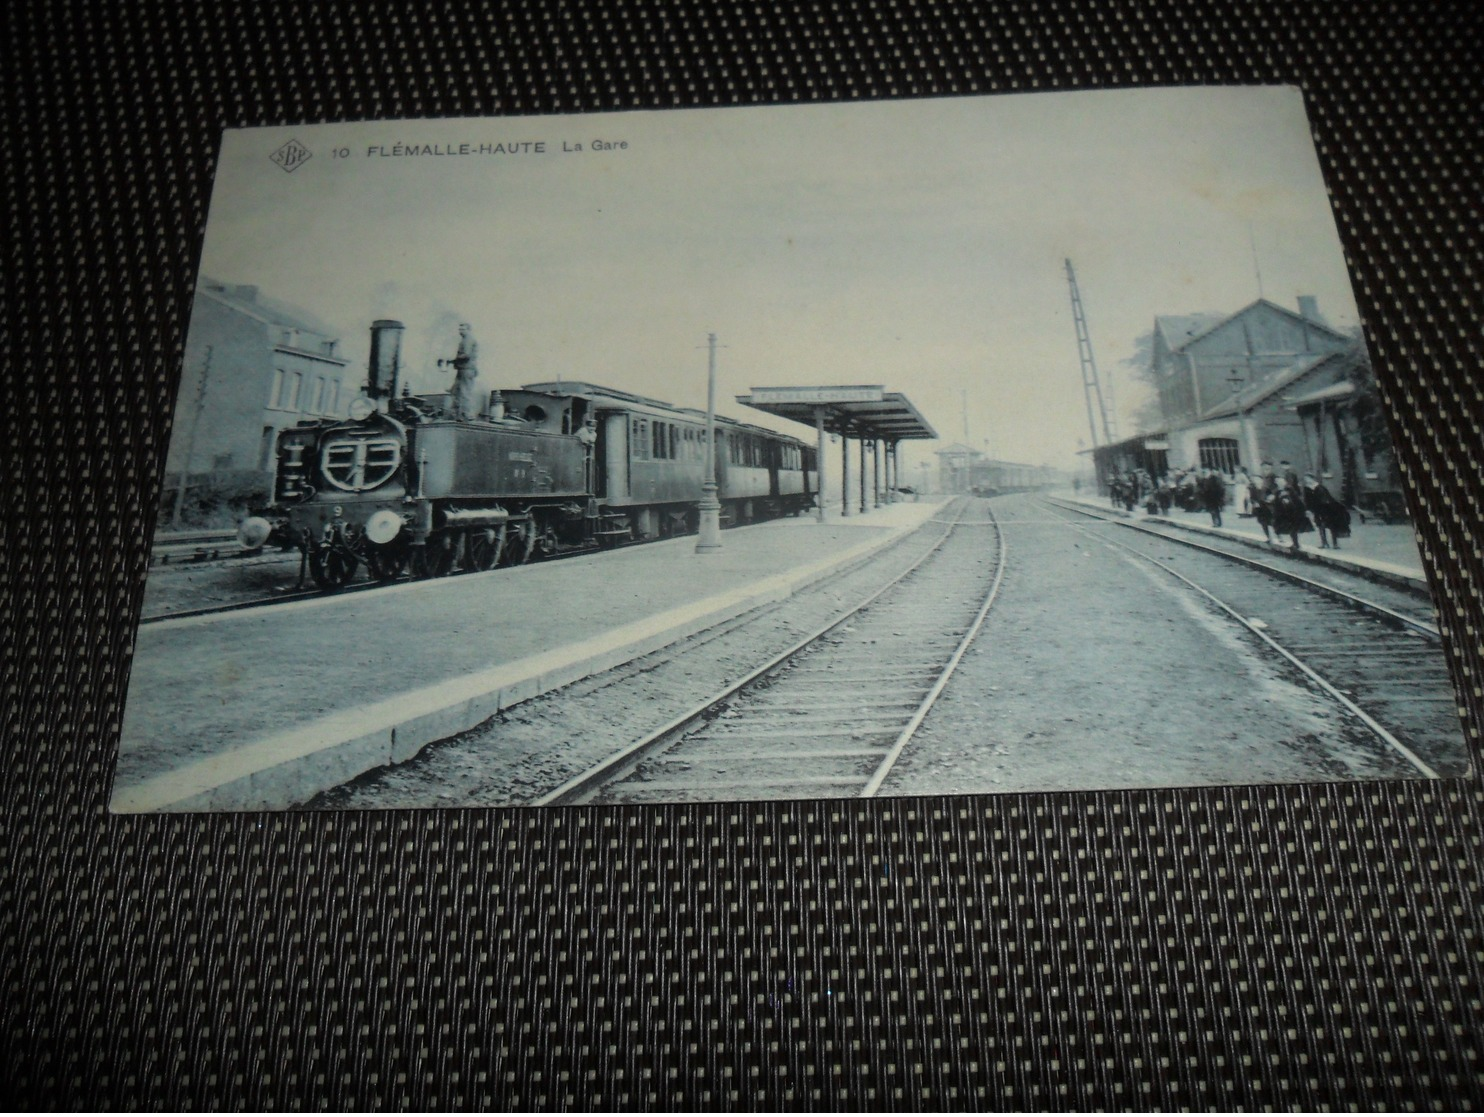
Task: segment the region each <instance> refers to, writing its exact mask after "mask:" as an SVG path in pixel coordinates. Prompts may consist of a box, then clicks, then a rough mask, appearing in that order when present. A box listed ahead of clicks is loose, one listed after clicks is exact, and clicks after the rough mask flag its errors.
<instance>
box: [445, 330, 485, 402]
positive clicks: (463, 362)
mask: <svg viewBox="0 0 1484 1117" xmlns="http://www.w3.org/2000/svg"><path fill="white" fill-rule="evenodd" d="M439 363H440V364H441V363H442V362H439ZM449 363H450V364H452V365H453V367H454V373H455V375H454V380H453V387H451V388H449V389H448V391H449V393H450V394H451V395H452V396H453V411H454V415H455V417H456V418H459V419H472V418H474V416H475V414H476V413H477V411H478V407H477V405H476V404H475V402H474V381H476V380H478V379H479V342H477V341H475V340H474V330H473V328H472V327H470V325H469V323H468V322H460V323H459V349H458V352H457V353H455V354H454V358H453V360H452V361H451V362H449Z"/></svg>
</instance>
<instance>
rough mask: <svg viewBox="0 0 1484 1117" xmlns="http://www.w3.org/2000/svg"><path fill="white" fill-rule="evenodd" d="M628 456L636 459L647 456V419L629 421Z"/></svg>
mask: <svg viewBox="0 0 1484 1117" xmlns="http://www.w3.org/2000/svg"><path fill="white" fill-rule="evenodd" d="M629 456H630V457H632V458H634V459H636V460H638V459H642V458H647V457H649V420H648V419H631V420H630V421H629Z"/></svg>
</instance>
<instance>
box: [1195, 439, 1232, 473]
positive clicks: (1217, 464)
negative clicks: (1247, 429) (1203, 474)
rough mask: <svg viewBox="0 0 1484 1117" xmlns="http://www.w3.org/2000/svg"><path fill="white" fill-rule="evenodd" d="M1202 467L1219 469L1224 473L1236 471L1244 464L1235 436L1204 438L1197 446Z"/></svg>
mask: <svg viewBox="0 0 1484 1117" xmlns="http://www.w3.org/2000/svg"><path fill="white" fill-rule="evenodd" d="M1196 449H1197V452H1198V453H1199V454H1200V458H1201V468H1202V469H1218V470H1220V471H1221V472H1222V473H1235V472H1236V471H1237V467H1238V466H1239V465H1241V464H1242V457H1241V454H1240V453H1239V452H1238V450H1237V440H1236V439H1235V438H1203V439H1201V440H1200V442H1199V443H1198V444H1197V446H1196Z"/></svg>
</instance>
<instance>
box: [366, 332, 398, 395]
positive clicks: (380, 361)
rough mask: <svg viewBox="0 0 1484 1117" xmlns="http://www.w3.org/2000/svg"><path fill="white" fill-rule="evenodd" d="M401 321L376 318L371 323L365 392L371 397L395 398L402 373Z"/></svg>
mask: <svg viewBox="0 0 1484 1117" xmlns="http://www.w3.org/2000/svg"><path fill="white" fill-rule="evenodd" d="M402 329H403V327H402V323H401V322H397V321H395V320H393V319H391V318H378V319H377V320H376V321H375V322H372V323H371V375H370V378H369V379H368V381H367V383H366V394H367V395H368V396H370V397H371V398H372V399H395V398H396V397H397V381H398V380H399V379H400V378H401V375H402Z"/></svg>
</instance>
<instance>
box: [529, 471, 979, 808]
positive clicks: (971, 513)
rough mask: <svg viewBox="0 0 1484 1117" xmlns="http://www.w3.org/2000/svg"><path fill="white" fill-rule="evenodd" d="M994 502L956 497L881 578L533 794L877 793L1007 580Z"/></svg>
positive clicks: (576, 798)
mask: <svg viewBox="0 0 1484 1117" xmlns="http://www.w3.org/2000/svg"><path fill="white" fill-rule="evenodd" d="M988 508H989V505H988V504H987V503H985V502H981V501H974V502H969V501H966V500H965V501H960V502H958V503H957V504H955V505H953V506H951V507H950V509H949V510H947V516H948V520H947V521H946V522H945V523H944V531H943V533H942V535H941V537H940V538H939V539H938V540H937V542H936V543H935V545H934V546H933V548H932V549H931V550H929V551H927V552H926V553H925V554H924V555H923V557H922V558H921V559H920V560H919V561H918V562H916V563H914V564H913V565H912V566H911V567H909V568H908V569H907V570H905V571H904V572H903V573H902V574H900V575H899V576H898V577H897V578H895V579H894V580H892V581H891V582H890V583H888V584H887V585H886V586H883V587H880V588H878V589H877V590H875V592H873V593H872V594H871V595H870V596H868V597H867V598H865V599H864V600H862V601H859V602H857V603H856V604H854V605H853V606H851V607H849V608H848V609H846V610H845V611H844V612H842V613H841V614H840V615H838V616H836V617H835V618H833V619H832V620H830V621H829V622H828V623H827V624H825V625H824V626H823V627H821V628H819V629H818V630H816V631H814V632H812V633H810V634H808V635H806V636H805V637H804V638H802V639H801V640H799V641H798V642H797V643H796V644H794V645H793V646H792V647H790V648H788V649H787V650H785V651H784V652H782V653H781V654H780V655H778V656H776V657H774V658H773V659H771V660H769V661H768V662H767V663H765V664H763V665H761V666H760V667H758V668H756V669H755V670H753V671H752V672H750V673H748V674H747V675H746V676H745V677H743V678H741V679H739V680H737V681H735V682H733V683H731V684H730V685H728V686H727V687H725V688H724V689H723V690H722V691H721V692H720V693H718V694H714V695H712V696H711V697H710V698H708V699H706V700H705V701H703V702H702V703H700V704H699V705H698V706H696V707H695V708H693V709H692V710H690V711H689V712H687V713H686V714H683V715H682V716H681V717H679V718H677V719H675V720H674V721H672V722H671V723H669V724H668V725H666V726H664V727H662V728H661V729H660V730H658V731H657V732H654V733H651V734H649V735H647V736H646V737H644V738H642V739H641V740H638V741H636V742H633V743H632V744H630V745H629V746H628V747H626V748H624V749H622V750H620V751H619V752H618V753H616V754H615V755H613V756H611V757H609V758H608V759H606V760H604V761H603V762H602V763H600V764H598V765H596V766H595V767H593V768H591V769H589V770H588V771H586V772H583V773H581V774H579V775H577V776H576V777H574V778H573V779H570V780H569V781H567V782H566V783H565V784H563V785H562V786H561V787H559V788H557V789H556V790H555V791H553V792H551V793H550V794H548V795H547V796H545V797H544V798H542V799H540V800H539V801H538V803H539V804H540V805H550V804H570V803H591V802H603V803H638V802H653V801H663V802H683V801H700V800H713V799H780V798H824V797H846V796H850V797H855V796H871V795H874V794H875V793H876V791H877V790H878V789H879V788H880V786H881V783H882V781H883V780H884V779H885V777H886V775H887V773H888V772H889V771H890V770H891V767H892V765H893V764H894V763H895V762H896V760H897V758H898V757H899V756H900V755H901V753H902V751H903V749H904V748H905V747H906V746H907V744H908V742H909V741H910V740H911V739H912V736H913V734H914V733H915V732H916V730H917V728H918V726H919V725H920V724H921V722H922V719H923V718H924V716H925V715H926V714H927V712H928V710H930V709H931V707H932V705H933V703H934V702H935V701H936V700H937V697H938V695H939V694H940V693H941V692H942V690H943V687H944V686H945V684H946V683H947V681H948V679H949V677H950V676H951V675H952V674H953V671H954V669H955V667H956V666H957V664H958V661H959V659H960V658H961V657H962V656H963V654H964V652H965V650H966V649H967V648H968V647H969V645H970V644H971V643H972V642H973V640H974V637H975V636H976V635H977V633H978V632H979V629H980V627H981V625H982V624H983V622H984V618H985V616H986V615H987V614H988V612H989V610H990V607H991V606H992V604H993V602H994V599H995V595H996V594H997V593H998V590H999V586H1000V580H1001V578H1002V576H1003V571H1004V566H1005V552H1004V541H1003V536H1002V534H1001V532H1000V530H999V528H998V525H997V524H996V523H995V521H994V519H993V517H992V515H991V514H990V513H989V512H988ZM985 517H988V518H985Z"/></svg>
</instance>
